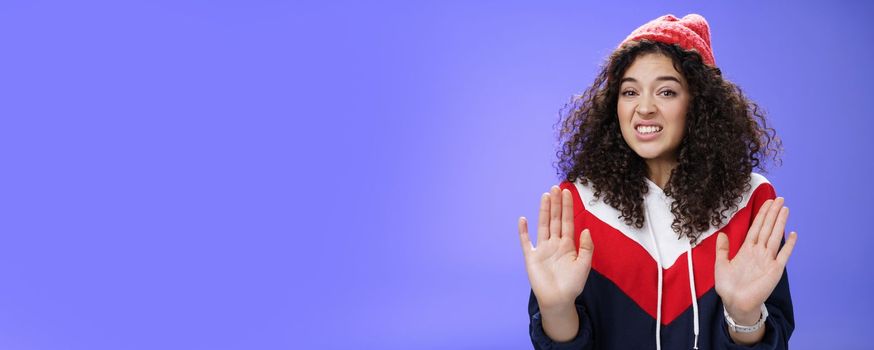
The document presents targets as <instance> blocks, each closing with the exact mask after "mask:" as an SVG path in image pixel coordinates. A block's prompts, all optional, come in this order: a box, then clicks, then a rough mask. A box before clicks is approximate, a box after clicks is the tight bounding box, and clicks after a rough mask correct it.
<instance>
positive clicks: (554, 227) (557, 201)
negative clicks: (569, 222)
mask: <svg viewBox="0 0 874 350" xmlns="http://www.w3.org/2000/svg"><path fill="white" fill-rule="evenodd" d="M549 198H550V200H549V212H550V216H549V237H555V238H561V193H560V192H559V189H558V186H552V188H550V189H549Z"/></svg>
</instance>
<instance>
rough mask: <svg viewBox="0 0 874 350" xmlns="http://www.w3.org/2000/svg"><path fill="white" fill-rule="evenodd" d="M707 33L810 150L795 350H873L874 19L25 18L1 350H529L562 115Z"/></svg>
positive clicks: (789, 169) (776, 118) (14, 20)
mask: <svg viewBox="0 0 874 350" xmlns="http://www.w3.org/2000/svg"><path fill="white" fill-rule="evenodd" d="M691 12H695V13H700V14H703V15H704V16H705V17H706V18H707V19H708V20H709V22H710V24H711V26H712V36H713V48H714V53H715V56H716V60H717V64H718V65H719V66H720V67H721V68H722V70H723V72H724V73H725V75H726V76H727V77H728V78H729V79H730V80H732V81H734V82H736V83H738V84H739V85H740V86H741V87H743V88H744V90H745V92H746V93H747V94H748V95H749V96H750V97H752V98H753V99H754V100H755V101H757V102H758V103H759V104H760V105H761V106H763V107H764V108H765V109H766V111H767V112H768V115H769V117H770V120H771V121H772V123H773V125H774V126H775V127H776V129H777V131H778V134H779V135H780V136H781V137H782V139H783V141H784V146H785V150H786V151H785V154H784V157H783V160H784V163H783V166H781V167H778V168H773V170H772V171H771V172H769V173H767V174H766V176H767V177H768V178H769V179H770V180H771V182H772V183H773V184H774V185H775V187H776V189H777V191H778V194H780V195H783V196H785V197H786V198H787V206H789V207H790V208H792V215H791V217H790V225H789V226H790V227H789V228H788V229H790V230H796V231H798V232H799V243H798V246H797V249H796V250H795V253H794V255H793V257H792V259H791V260H790V263H789V274H790V281H791V288H792V293H793V301H794V304H795V311H796V321H797V328H796V330H795V333H794V334H793V337H792V341H791V343H792V347H793V348H795V349H824V348H841V349H861V348H866V347H868V346H870V345H869V342H868V341H869V340H870V331H869V330H868V322H867V321H868V320H869V319H870V318H871V315H872V313H874V298H871V297H870V295H871V290H872V287H874V282H872V272H871V269H870V267H869V266H870V263H869V262H868V261H867V260H866V258H865V257H866V255H870V254H869V252H870V251H871V249H872V244H874V239H872V238H871V237H872V236H871V234H870V232H869V231H870V230H869V229H868V227H867V225H866V224H865V221H866V219H867V218H868V217H869V215H870V213H869V212H870V210H871V208H872V206H871V200H872V198H874V189H872V186H871V185H870V183H871V181H870V174H871V170H872V166H871V162H872V157H871V155H870V152H871V150H872V149H874V147H872V146H874V141H872V139H874V138H872V137H870V135H869V132H868V131H866V130H868V129H869V127H868V125H869V123H868V119H867V115H868V114H870V112H871V108H870V107H871V106H870V105H871V101H872V97H871V91H872V89H871V88H870V86H871V84H872V82H874V65H872V64H871V63H870V58H871V57H872V53H874V44H872V43H874V22H872V21H870V18H871V17H872V15H874V6H872V5H870V4H867V3H863V2H858V3H856V2H825V1H822V2H808V3H797V2H796V3H791V4H786V5H776V4H762V3H761V2H754V1H741V2H733V3H731V4H696V3H692V2H677V3H671V4H655V3H645V4H630V3H627V2H617V3H616V4H606V3H598V4H586V3H583V2H553V3H549V4H543V3H535V2H530V3H521V2H503V1H480V2H471V3H467V2H449V3H447V2H443V1H440V2H437V1H435V2H421V3H415V4H414V3H410V2H404V1H396V2H391V3H390V2H376V3H358V2H351V1H350V2H315V1H303V2H281V1H196V0H183V1H144V0H135V1H125V2H116V1H95V0H89V1H79V2H63V1H39V0H36V1H19V0H8V1H4V2H3V4H2V5H0V32H2V33H4V35H3V36H2V39H0V41H2V46H0V47H2V52H3V54H2V55H0V57H2V58H0V60H2V67H3V68H2V70H0V75H2V78H0V89H2V90H0V96H2V101H3V102H2V103H0V115H2V119H0V120H2V124H0V163H2V164H3V172H2V173H3V176H2V178H3V181H2V184H0V348H3V349H28V350H30V349H71V350H72V349H88V350H94V349H351V348H356V349H530V348H531V344H530V342H529V339H528V335H527V313H526V311H527V309H526V307H527V298H528V288H529V285H528V281H527V276H526V274H525V269H524V263H523V261H522V253H521V251H520V248H519V243H518V237H517V232H516V218H517V217H519V216H521V215H525V216H528V217H529V218H534V217H536V209H537V203H538V202H537V201H538V198H539V194H540V193H542V192H543V191H545V190H546V189H547V188H548V187H549V186H550V185H551V184H554V183H556V182H557V181H558V178H557V177H556V174H555V171H554V169H553V168H552V166H551V164H552V162H553V161H554V149H555V146H556V144H555V134H554V131H555V130H554V129H553V124H554V123H555V122H556V120H557V118H558V111H559V109H560V108H561V107H562V106H563V105H564V103H565V102H567V101H568V99H569V98H570V97H571V95H573V94H575V93H579V92H581V91H582V90H583V89H584V88H585V87H586V86H587V85H588V84H590V82H591V81H592V79H593V77H594V73H595V71H596V69H597V68H598V65H599V64H600V63H601V62H602V59H603V58H604V57H605V56H606V55H607V54H608V53H609V52H610V50H611V49H612V48H614V47H615V46H616V45H617V44H618V43H619V42H620V41H621V40H622V39H623V38H624V37H625V35H626V34H628V33H629V32H630V31H631V30H632V29H634V28H635V27H636V26H638V25H639V24H642V23H644V22H646V21H648V20H650V19H652V18H655V17H657V16H659V15H662V14H666V13H673V14H676V15H680V16H682V15H685V14H687V13H691Z"/></svg>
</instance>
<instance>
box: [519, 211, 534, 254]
mask: <svg viewBox="0 0 874 350" xmlns="http://www.w3.org/2000/svg"><path fill="white" fill-rule="evenodd" d="M519 241H520V242H521V243H522V254H523V255H525V258H526V259H528V253H529V252H530V251H532V250H534V244H531V238H530V237H528V219H526V218H525V217H524V216H523V217H520V218H519Z"/></svg>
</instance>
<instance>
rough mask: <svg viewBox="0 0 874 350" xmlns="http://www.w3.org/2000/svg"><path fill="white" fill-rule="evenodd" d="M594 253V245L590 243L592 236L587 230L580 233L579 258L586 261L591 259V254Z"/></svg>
mask: <svg viewBox="0 0 874 350" xmlns="http://www.w3.org/2000/svg"><path fill="white" fill-rule="evenodd" d="M594 251H595V244H594V243H592V234H591V232H589V229H585V230H583V232H582V233H580V251H579V258H585V259H587V260H591V259H592V253H593V252H594Z"/></svg>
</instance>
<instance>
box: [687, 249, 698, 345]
mask: <svg viewBox="0 0 874 350" xmlns="http://www.w3.org/2000/svg"><path fill="white" fill-rule="evenodd" d="M686 262H687V263H688V264H689V290H690V291H691V292H692V314H693V315H694V317H695V318H694V319H693V320H692V321H693V322H694V323H693V325H694V326H693V331H694V332H695V345H694V346H693V347H692V349H698V297H697V293H695V267H694V266H692V242H689V248H687V249H686Z"/></svg>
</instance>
